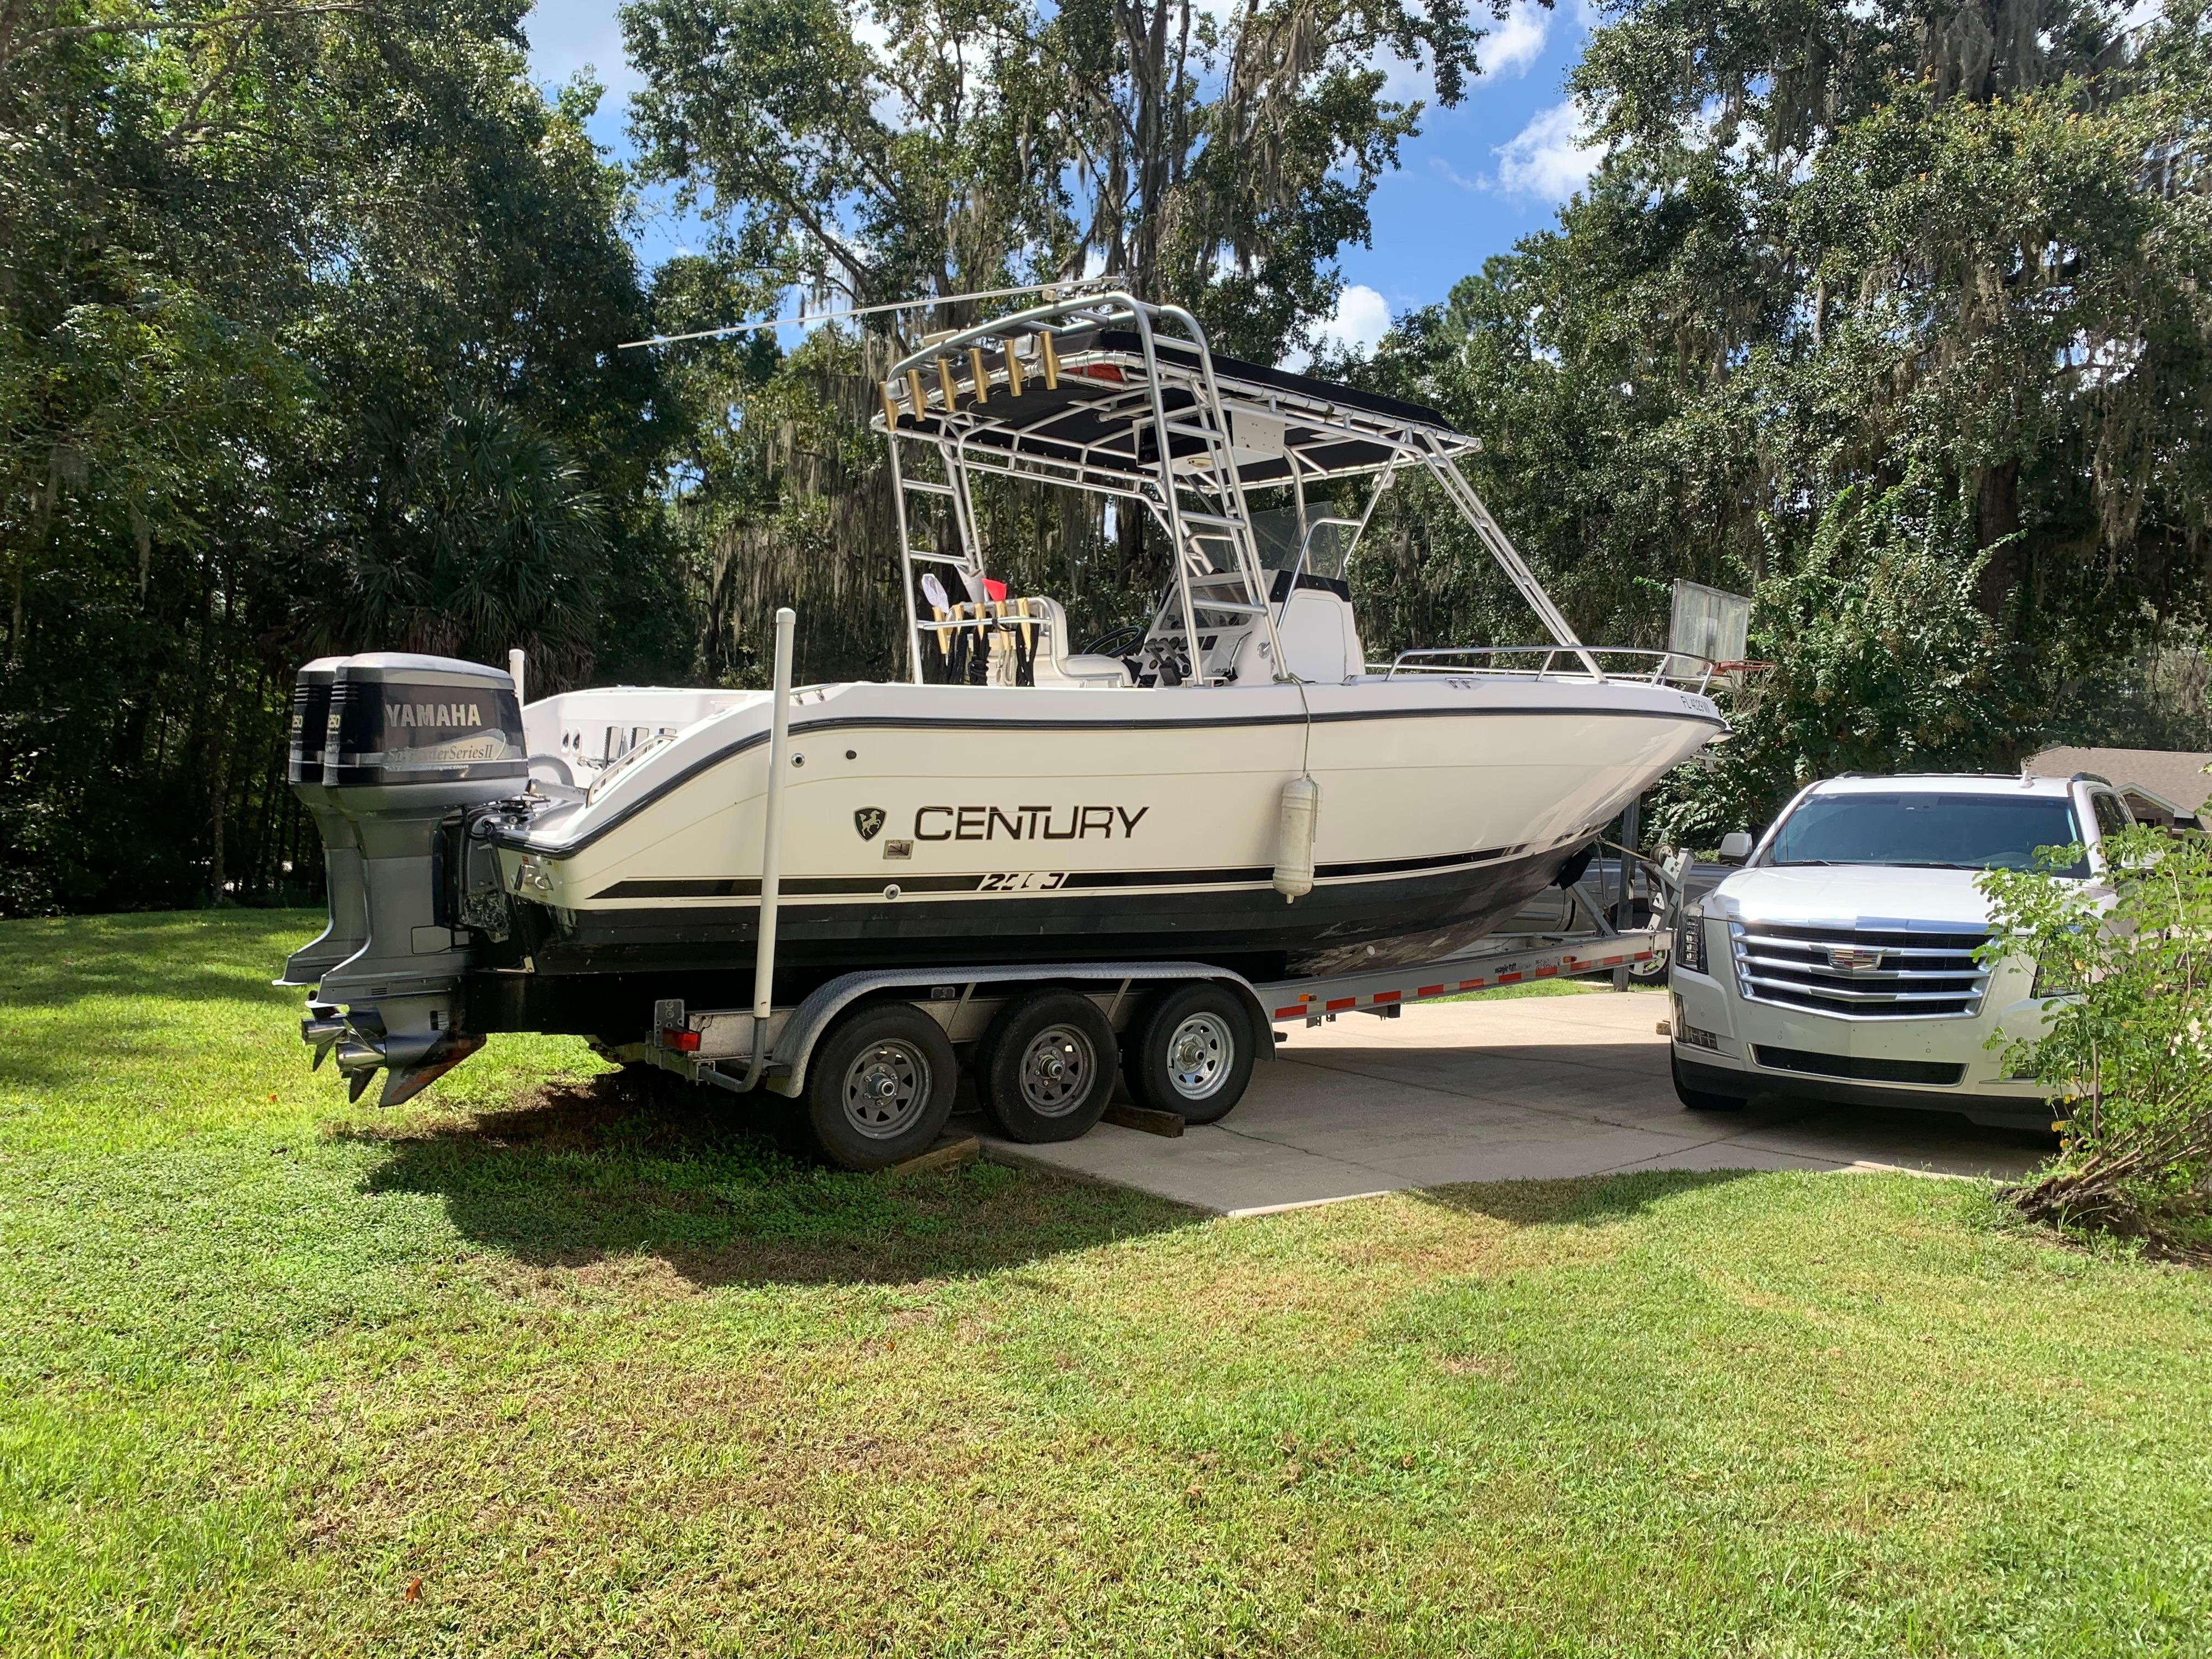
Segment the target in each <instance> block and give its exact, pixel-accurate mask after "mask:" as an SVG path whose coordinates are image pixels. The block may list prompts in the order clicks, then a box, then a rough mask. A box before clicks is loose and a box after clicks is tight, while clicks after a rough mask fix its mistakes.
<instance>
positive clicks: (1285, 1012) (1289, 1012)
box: [1275, 1002, 1306, 1019]
mask: <svg viewBox="0 0 2212 1659" xmlns="http://www.w3.org/2000/svg"><path fill="white" fill-rule="evenodd" d="M1305 1011H1306V1006H1305V1004H1304V1003H1303V1002H1302V1003H1300V1004H1299V1005H1298V1006H1297V1007H1295V1008H1278V1009H1276V1010H1275V1018H1277V1019H1296V1018H1298V1016H1299V1015H1301V1014H1303V1013H1304V1012H1305Z"/></svg>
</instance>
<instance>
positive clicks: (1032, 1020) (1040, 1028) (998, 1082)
mask: <svg viewBox="0 0 2212 1659" xmlns="http://www.w3.org/2000/svg"><path fill="white" fill-rule="evenodd" d="M1114 1059H1115V1054H1114V1028H1113V1026H1112V1025H1110V1024H1108V1023H1107V1019H1106V1016H1105V1015H1104V1014H1103V1013H1101V1012H1099V1011H1098V1005H1097V1003H1095V1002H1093V1001H1091V999H1090V998H1089V997H1086V996H1078V995H1077V994H1075V993H1074V992H1073V991H1039V992H1037V993H1036V994H1034V995H1032V996H1026V997H1023V998H1021V999H1020V1000H1018V1001H1015V1002H1012V1003H1010V1004H1008V1005H1007V1006H1006V1008H1005V1009H1004V1010H1003V1011H1002V1012H1000V1015H999V1017H998V1018H996V1019H994V1020H993V1021H992V1022H991V1029H990V1030H989V1031H987V1033H985V1034H984V1037H983V1042H982V1047H981V1049H980V1050H979V1051H978V1052H977V1054H976V1056H975V1091H976V1093H978V1094H980V1095H981V1096H982V1097H983V1106H984V1109H986V1110H987V1111H988V1112H989V1113H990V1114H991V1116H992V1117H993V1119H994V1120H995V1121H997V1123H998V1125H999V1127H1000V1128H1001V1129H1004V1130H1005V1131H1006V1137H1007V1139H1010V1140H1021V1141H1027V1142H1030V1143H1031V1144H1035V1143H1037V1142H1040V1141H1048V1140H1073V1139H1075V1138H1076V1137H1077V1136H1079V1135H1082V1134H1086V1133H1089V1132H1090V1129H1091V1125H1092V1124H1094V1123H1096V1122H1097V1121H1098V1118H1099V1115H1100V1114H1101V1113H1103V1111H1105V1109H1106V1103H1107V1101H1108V1100H1109V1099H1110V1098H1111V1097H1112V1096H1113V1093H1114Z"/></svg>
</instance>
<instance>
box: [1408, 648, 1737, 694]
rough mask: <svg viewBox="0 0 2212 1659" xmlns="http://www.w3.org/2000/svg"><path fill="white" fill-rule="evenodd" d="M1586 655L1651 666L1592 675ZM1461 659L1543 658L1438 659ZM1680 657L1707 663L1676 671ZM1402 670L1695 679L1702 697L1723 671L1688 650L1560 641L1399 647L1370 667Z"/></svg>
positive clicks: (1566, 677)
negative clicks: (1563, 662)
mask: <svg viewBox="0 0 2212 1659" xmlns="http://www.w3.org/2000/svg"><path fill="white" fill-rule="evenodd" d="M1585 653H1587V654H1588V655H1589V656H1591V657H1598V658H1603V659H1607V660H1608V661H1619V662H1623V663H1638V662H1640V663H1644V664H1647V665H1648V666H1646V667H1644V668H1643V669H1641V670H1638V669H1634V668H1627V667H1624V668H1621V669H1618V670H1616V669H1613V668H1611V667H1607V668H1606V669H1605V670H1604V671H1602V672H1601V673H1597V674H1593V673H1592V672H1591V671H1590V670H1589V666H1588V665H1586V664H1585V662H1584V661H1583V657H1584V654H1585ZM1463 657H1483V658H1498V657H1516V658H1528V657H1541V659H1543V660H1542V661H1541V662H1540V663H1538V664H1537V665H1536V666H1535V667H1534V669H1529V668H1527V667H1524V666H1522V665H1520V664H1519V663H1514V664H1510V665H1506V666H1504V667H1500V666H1498V665H1496V664H1495V663H1494V662H1486V663H1481V664H1462V663H1456V662H1451V661H1437V660H1434V659H1438V658H1463ZM1561 657H1565V658H1567V659H1569V660H1568V665H1567V666H1566V667H1565V668H1557V669H1555V668H1554V667H1553V663H1554V662H1555V661H1556V660H1557V659H1559V658H1561ZM1678 661H1679V662H1683V663H1690V664H1702V665H1703V666H1702V668H1701V669H1700V670H1699V671H1685V672H1681V673H1677V672H1675V671H1674V664H1675V663H1676V662H1678ZM1369 671H1370V672H1380V673H1381V675H1382V677H1383V678H1384V679H1395V678H1398V675H1399V673H1400V671H1404V672H1405V673H1407V674H1409V675H1411V674H1496V675H1499V676H1501V677H1506V678H1515V679H1540V680H1542V679H1559V680H1598V679H1626V680H1642V681H1644V682H1647V683H1649V684H1653V685H1659V684H1666V683H1667V682H1668V681H1678V682H1680V683H1682V684H1688V683H1689V682H1690V681H1692V680H1695V681H1696V682H1697V687H1698V692H1699V695H1700V696H1703V695H1704V694H1705V690H1706V689H1707V688H1708V687H1710V686H1711V684H1712V679H1713V676H1714V674H1716V673H1717V672H1718V671H1719V670H1718V667H1717V665H1716V664H1714V663H1712V662H1711V661H1709V660H1708V659H1705V658H1704V657H1697V656H1692V655H1691V654H1690V653H1687V652H1684V651H1650V650H1644V649H1640V648H1638V647H1633V646H1613V645H1591V646H1583V647H1579V648H1577V647H1569V646H1559V645H1441V646H1424V647H1420V648H1419V649H1418V650H1413V651H1401V652H1400V653H1398V654H1397V655H1396V656H1395V657H1394V658H1392V659H1390V661H1389V664H1388V665H1384V664H1382V663H1373V664H1370V665H1369Z"/></svg>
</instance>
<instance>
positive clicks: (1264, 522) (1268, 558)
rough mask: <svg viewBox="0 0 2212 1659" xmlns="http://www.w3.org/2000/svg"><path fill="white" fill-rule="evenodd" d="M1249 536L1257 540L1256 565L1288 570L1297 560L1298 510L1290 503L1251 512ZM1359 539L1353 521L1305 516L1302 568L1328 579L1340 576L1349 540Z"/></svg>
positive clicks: (1336, 579) (1339, 577)
mask: <svg viewBox="0 0 2212 1659" xmlns="http://www.w3.org/2000/svg"><path fill="white" fill-rule="evenodd" d="M1252 538H1253V540H1254V541H1255V542H1256V543H1257V544H1259V548H1260V565H1261V568H1262V569H1265V570H1270V571H1273V570H1288V569H1290V568H1292V567H1293V566H1296V565H1297V563H1298V562H1299V560H1298V554H1299V548H1300V545H1301V543H1300V538H1299V536H1298V512H1297V508H1296V507H1275V508H1273V509H1270V510H1269V511H1267V512H1264V513H1254V514H1253V515H1252ZM1358 539H1359V535H1358V526H1356V525H1354V524H1352V523H1351V522H1350V521H1348V520H1342V519H1328V518H1322V517H1320V516H1319V515H1318V514H1316V516H1314V517H1312V518H1310V519H1309V520H1307V525H1306V533H1305V537H1304V552H1305V562H1304V568H1305V569H1306V570H1307V571H1308V572H1309V573H1310V574H1313V575H1316V576H1326V577H1328V579H1329V580H1332V581H1341V580H1343V579H1344V567H1345V562H1346V559H1347V558H1348V557H1349V556H1350V555H1351V552H1352V544H1354V543H1355V542H1357V541H1358Z"/></svg>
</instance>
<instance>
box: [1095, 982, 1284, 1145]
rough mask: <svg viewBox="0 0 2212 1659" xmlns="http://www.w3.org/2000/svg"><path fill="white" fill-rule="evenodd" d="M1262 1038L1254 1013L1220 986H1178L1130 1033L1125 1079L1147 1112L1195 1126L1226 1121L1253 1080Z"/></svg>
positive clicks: (1166, 992)
mask: <svg viewBox="0 0 2212 1659" xmlns="http://www.w3.org/2000/svg"><path fill="white" fill-rule="evenodd" d="M1256 1035H1257V1034H1256V1033H1255V1031H1254V1030H1253V1029H1252V1016H1251V1014H1250V1012H1249V1011H1248V1010H1247V1009H1246V1008H1245V1006H1244V1005H1243V1003H1242V1002H1240V1001H1238V1000H1237V997H1236V996H1235V995H1234V994H1231V992H1229V991H1227V990H1225V989H1224V988H1222V987H1220V986H1218V985H1210V984H1207V983H1206V982H1205V981H1200V982H1198V983H1197V984H1194V985H1177V986H1172V987H1169V988H1168V989H1166V990H1164V991H1162V992H1160V993H1159V994H1158V995H1157V996H1155V997H1154V998H1153V999H1152V1006H1150V1007H1148V1008H1146V1010H1145V1011H1144V1012H1143V1013H1142V1014H1141V1015H1140V1016H1139V1018H1138V1020H1137V1024H1135V1026H1134V1027H1133V1029H1132V1030H1130V1033H1129V1040H1128V1042H1127V1044H1126V1045H1125V1046H1124V1047H1123V1048H1122V1050H1121V1074H1122V1076H1123V1077H1124V1078H1126V1079H1127V1080H1128V1084H1129V1092H1130V1093H1131V1094H1132V1095H1133V1096H1134V1097H1136V1101H1137V1103H1138V1104H1139V1106H1149V1107H1151V1108H1152V1110H1154V1111H1156V1112H1174V1113H1176V1114H1177V1115H1180V1116H1181V1117H1182V1119H1183V1121H1185V1122H1187V1123H1214V1122H1218V1121H1220V1120H1221V1119H1223V1118H1225V1117H1227V1116H1228V1115H1229V1114H1230V1111H1231V1109H1233V1108H1234V1107H1235V1106H1236V1104H1237V1102H1238V1101H1240V1100H1242V1099H1243V1097H1244V1088H1245V1085H1247V1084H1249V1082H1251V1080H1252V1057H1253V1054H1254V1053H1255V1042H1256Z"/></svg>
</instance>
